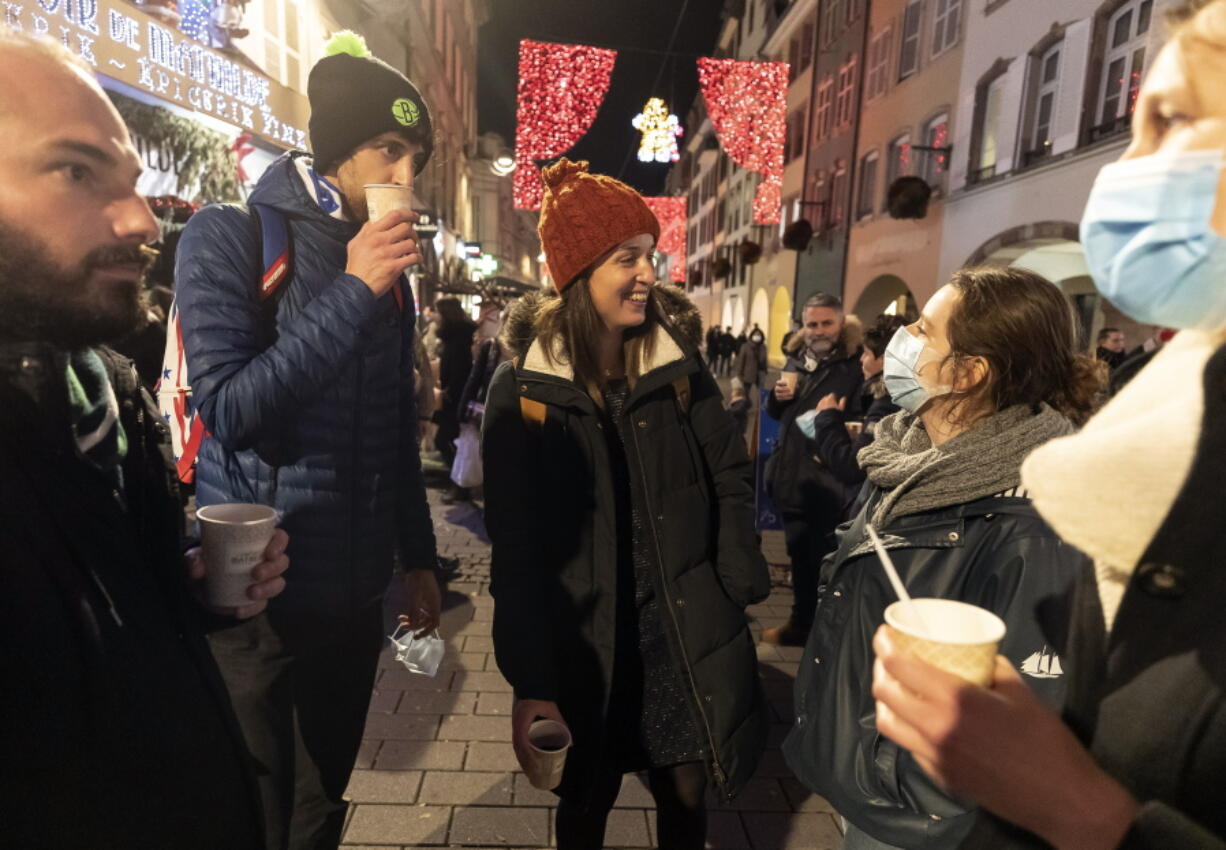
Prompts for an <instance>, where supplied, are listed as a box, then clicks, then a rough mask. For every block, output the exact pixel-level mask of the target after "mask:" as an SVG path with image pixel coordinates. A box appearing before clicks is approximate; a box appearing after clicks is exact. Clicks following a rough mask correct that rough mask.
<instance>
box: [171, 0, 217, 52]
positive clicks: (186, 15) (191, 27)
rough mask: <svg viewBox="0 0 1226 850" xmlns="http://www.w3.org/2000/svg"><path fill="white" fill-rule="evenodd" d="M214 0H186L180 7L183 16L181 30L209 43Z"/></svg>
mask: <svg viewBox="0 0 1226 850" xmlns="http://www.w3.org/2000/svg"><path fill="white" fill-rule="evenodd" d="M212 7H213V3H212V0H184V2H183V4H182V5H181V6H180V7H179V11H180V14H181V15H182V18H181V19H180V20H179V31H180V32H182V33H183V34H184V35H185V36H187V37H188V38H190V39H194V40H195V41H199V42H200V43H202V44H209V19H210V17H211V15H212V12H213V8H212Z"/></svg>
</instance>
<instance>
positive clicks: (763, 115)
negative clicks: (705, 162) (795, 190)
mask: <svg viewBox="0 0 1226 850" xmlns="http://www.w3.org/2000/svg"><path fill="white" fill-rule="evenodd" d="M698 80H699V83H700V84H701V86H702V97H703V100H704V101H705V102H706V105H707V113H708V114H709V115H710V116H711V124H712V126H714V127H715V135H716V137H717V138H718V139H719V143H720V147H722V148H723V150H724V152H725V153H727V154H728V156H729V157H730V158H731V159H732V161H733V162H735V163H736V164H737V165H739V166H741V168H744V169H745V170H746V171H756V172H758V173H759V174H761V175H762V181H761V182H760V183H759V184H758V190H757V192H755V193H754V199H753V217H754V221H755V222H756V223H757V224H778V223H779V207H780V203H781V197H780V196H781V192H782V189H783V143H784V139H785V138H786V136H787V93H788V63H787V62H747V61H740V60H737V59H699V60H698Z"/></svg>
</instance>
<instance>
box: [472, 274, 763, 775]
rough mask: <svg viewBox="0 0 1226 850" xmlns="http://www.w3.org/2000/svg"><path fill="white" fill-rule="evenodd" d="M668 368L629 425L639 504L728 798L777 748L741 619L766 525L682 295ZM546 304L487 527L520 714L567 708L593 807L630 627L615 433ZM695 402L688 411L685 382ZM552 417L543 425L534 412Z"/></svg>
mask: <svg viewBox="0 0 1226 850" xmlns="http://www.w3.org/2000/svg"><path fill="white" fill-rule="evenodd" d="M656 291H657V293H658V294H659V295H660V296H661V297H662V299H663V303H664V304H665V307H666V310H667V312H668V313H669V314H670V315H671V316H672V317H673V320H672V322H671V327H672V330H669V329H668V328H666V327H664V326H660V327H659V328H658V329H657V330H656V333H657V334H658V336H657V345H656V351H655V355H654V359H653V362H652V363H651V364H649V365H648V366H647V367H645V368H644V372H643V375H642V376H641V377H640V378H639V379H638V381H637V383H636V384H635V386H634V388H633V390H632V391H631V393H630V397H629V399H628V400H627V403H626V407H625V414H624V416H623V417H622V418H621V419H620V420H619V421H620V422H621V423H622V428H623V431H624V433H623V437H624V442H625V446H626V455H627V457H626V460H627V463H628V467H629V469H630V474H631V477H632V481H631V488H632V491H633V492H634V493H635V498H636V499H637V504H639V505H640V506H641V508H642V512H643V514H644V515H645V516H646V517H647V519H648V522H647V525H648V526H649V528H648V529H647V531H648V533H649V535H650V538H651V548H652V550H653V551H654V553H655V556H654V560H655V565H656V566H657V567H658V568H659V574H658V583H657V586H656V598H657V599H660V600H661V606H660V608H661V612H662V615H663V620H664V624H665V631H666V633H667V634H668V637H669V643H670V649H671V651H672V653H673V659H674V662H675V665H676V668H677V669H678V670H680V671H683V679H684V681H685V684H686V685H687V686H688V687H687V689H686V690H687V693H688V695H689V697H690V699H691V700H692V703H691V707H692V709H693V715H694V717H695V721H696V722H695V726H696V728H697V730H698V733H699V737H700V739H701V744H702V755H703V757H704V758H705V759H706V761H707V762H708V764H709V766H710V768H711V773H712V775H713V776H714V778H715V780H716V783H717V784H718V786H719V787H720V789H721V791H722V792H723V793H724V794H726V795H732V794H734V793H735V792H736V791H738V790H739V789H740V788H742V787H743V786H744V785H745V783H746V782H747V781H748V780H749V778H750V776H752V774H753V772H754V769H755V767H756V766H757V763H758V760H759V757H760V755H761V753H762V750H763V748H764V746H765V741H766V728H767V723H766V717H765V714H764V713H763V709H764V701H763V696H762V689H761V686H760V683H759V680H758V675H757V657H756V653H755V650H754V645H753V639H752V638H751V636H750V632H749V629H748V625H747V620H746V617H745V613H744V609H745V607H746V606H747V605H749V604H751V603H753V602H755V601H758V600H761V599H763V598H765V597H766V595H767V594H768V593H769V591H770V581H769V576H768V573H767V570H766V563H765V561H764V559H763V557H762V554H761V550H760V548H759V539H758V535H757V533H756V532H755V530H754V523H753V490H752V486H751V481H750V465H749V460H748V458H747V457H746V454H745V445H744V440H743V439H742V438H741V437H740V435H739V434H738V433H737V431H736V428H735V426H734V425H733V423H732V419H731V418H730V417H729V416H728V414H727V412H726V411H725V410H724V406H723V402H722V398H721V396H720V392H719V389H718V387H717V386H716V384H715V381H714V379H713V378H712V377H711V375H710V373H709V372H708V371H707V370H706V368H705V367H704V366H703V365H702V362H701V361H700V360H699V358H698V356H697V354H696V353H695V348H696V345H695V343H696V342H697V340H698V337H699V334H700V333H701V326H700V322H699V319H698V317H697V315H696V311H695V310H694V309H693V307H692V306H691V305H690V304H689V302H688V301H686V300H685V297H684V295H682V294H681V293H680V292H679V291H678V290H675V289H670V288H665V287H657V290H656ZM540 306H541V301H540V300H528V301H522V302H520V303H518V304H517V305H516V306H515V307H514V308H513V309H512V311H511V313H510V315H509V316H508V318H507V323H506V330H505V333H506V335H507V344H508V349H509V351H511V352H516V353H517V357H516V360H515V361H509V362H507V363H504V364H503V365H502V366H501V367H499V369H498V372H497V374H496V375H495V377H494V381H493V384H492V385H491V386H490V391H489V396H488V398H487V401H486V413H485V423H484V430H483V462H484V466H485V494H486V500H487V501H486V525H487V527H488V529H489V534H490V538H491V540H492V542H493V556H492V557H493V560H492V584H491V588H490V589H491V593H492V594H493V596H494V600H495V607H494V628H493V634H494V649H495V653H496V655H497V660H498V666H499V669H500V670H501V671H502V672H503V675H505V676H506V677H507V680H508V681H509V682H510V683H511V685H512V686H513V687H514V690H515V693H516V695H517V697H519V698H521V699H539V700H549V701H554V702H557V703H558V706H559V709H560V710H561V712H562V716H563V717H564V718H565V719H566V721H567V724H568V725H569V726H570V727H571V731H572V733H573V735H574V740H575V747H574V749H573V750H572V752H571V755H570V757H569V758H568V760H567V767H566V775H565V777H564V779H563V782H564V786H563V787H564V788H565V789H568V793H569V792H570V791H573V792H575V793H582V791H583V789H585V788H590V787H591V782H592V780H593V778H594V777H595V772H596V771H597V770H600V769H601V767H602V766H601V763H600V759H601V757H602V754H603V752H604V746H603V744H604V740H605V735H606V731H607V723H608V722H609V716H608V708H609V695H610V691H611V688H612V683H613V665H614V655H615V651H614V642H615V635H616V631H617V630H616V621H617V601H618V594H617V585H618V569H619V557H618V551H617V550H618V546H617V543H618V534H617V510H616V501H615V482H614V481H613V480H612V465H611V460H610V455H609V449H608V443H607V441H606V439H605V435H604V432H603V429H604V428H605V427H606V426H605V423H604V421H603V418H602V416H601V413H600V411H599V410H598V409H597V407H596V404H595V402H593V400H592V398H591V397H590V396H589V395H588V394H587V393H586V392H584V391H583V390H582V389H580V387H579V386H578V385H577V384H576V383H575V382H574V380H573V372H571V370H570V369H569V367H567V366H565V365H563V364H554V365H551V364H550V363H549V362H548V361H547V360H546V359H545V357H544V356H543V354H542V352H541V346H540V344H539V343H536V342H534V341H533V340H532V338H533V336H534V335H535V331H534V328H533V322H534V319H535V317H536V314H537V311H538V310H539V308H540ZM678 379H682V380H683V381H684V384H685V386H687V387H688V388H689V394H690V395H691V399H690V400H689V403H688V405H683V404H679V399H678V393H677V392H676V389H675V387H674V381H677V380H678ZM521 398H523V399H528V400H531V401H534V402H540V403H543V404H544V406H545V410H546V415H545V420H544V422H543V424H541V425H539V426H536V425H533V424H531V423H530V421H529V420H528V419H526V417H525V415H524V413H523V411H522V410H521Z"/></svg>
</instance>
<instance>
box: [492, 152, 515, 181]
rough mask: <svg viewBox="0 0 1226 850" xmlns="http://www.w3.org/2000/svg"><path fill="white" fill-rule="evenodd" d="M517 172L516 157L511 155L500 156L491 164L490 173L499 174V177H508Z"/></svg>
mask: <svg viewBox="0 0 1226 850" xmlns="http://www.w3.org/2000/svg"><path fill="white" fill-rule="evenodd" d="M514 170H515V157H513V156H511V155H510V154H509V153H503V154H499V155H498V157H497V159H495V160H494V161H493V162H491V163H490V171H492V172H494V173H495V174H497V175H498V176H499V177H506V176H507V175H508V174H510V173H511V172H512V171H514Z"/></svg>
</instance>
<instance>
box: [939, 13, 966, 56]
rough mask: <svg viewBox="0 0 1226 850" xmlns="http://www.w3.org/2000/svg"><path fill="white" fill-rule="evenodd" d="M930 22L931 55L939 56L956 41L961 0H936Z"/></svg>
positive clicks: (960, 18) (960, 17)
mask: <svg viewBox="0 0 1226 850" xmlns="http://www.w3.org/2000/svg"><path fill="white" fill-rule="evenodd" d="M936 4H937V5H936V14H935V15H934V19H933V24H932V55H933V56H939V55H941V54H942V53H944V52H945V51H946V50H949V48H951V47H953V46H954V45H955V44H957V43H958V28H959V26H961V23H962V0H936Z"/></svg>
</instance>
